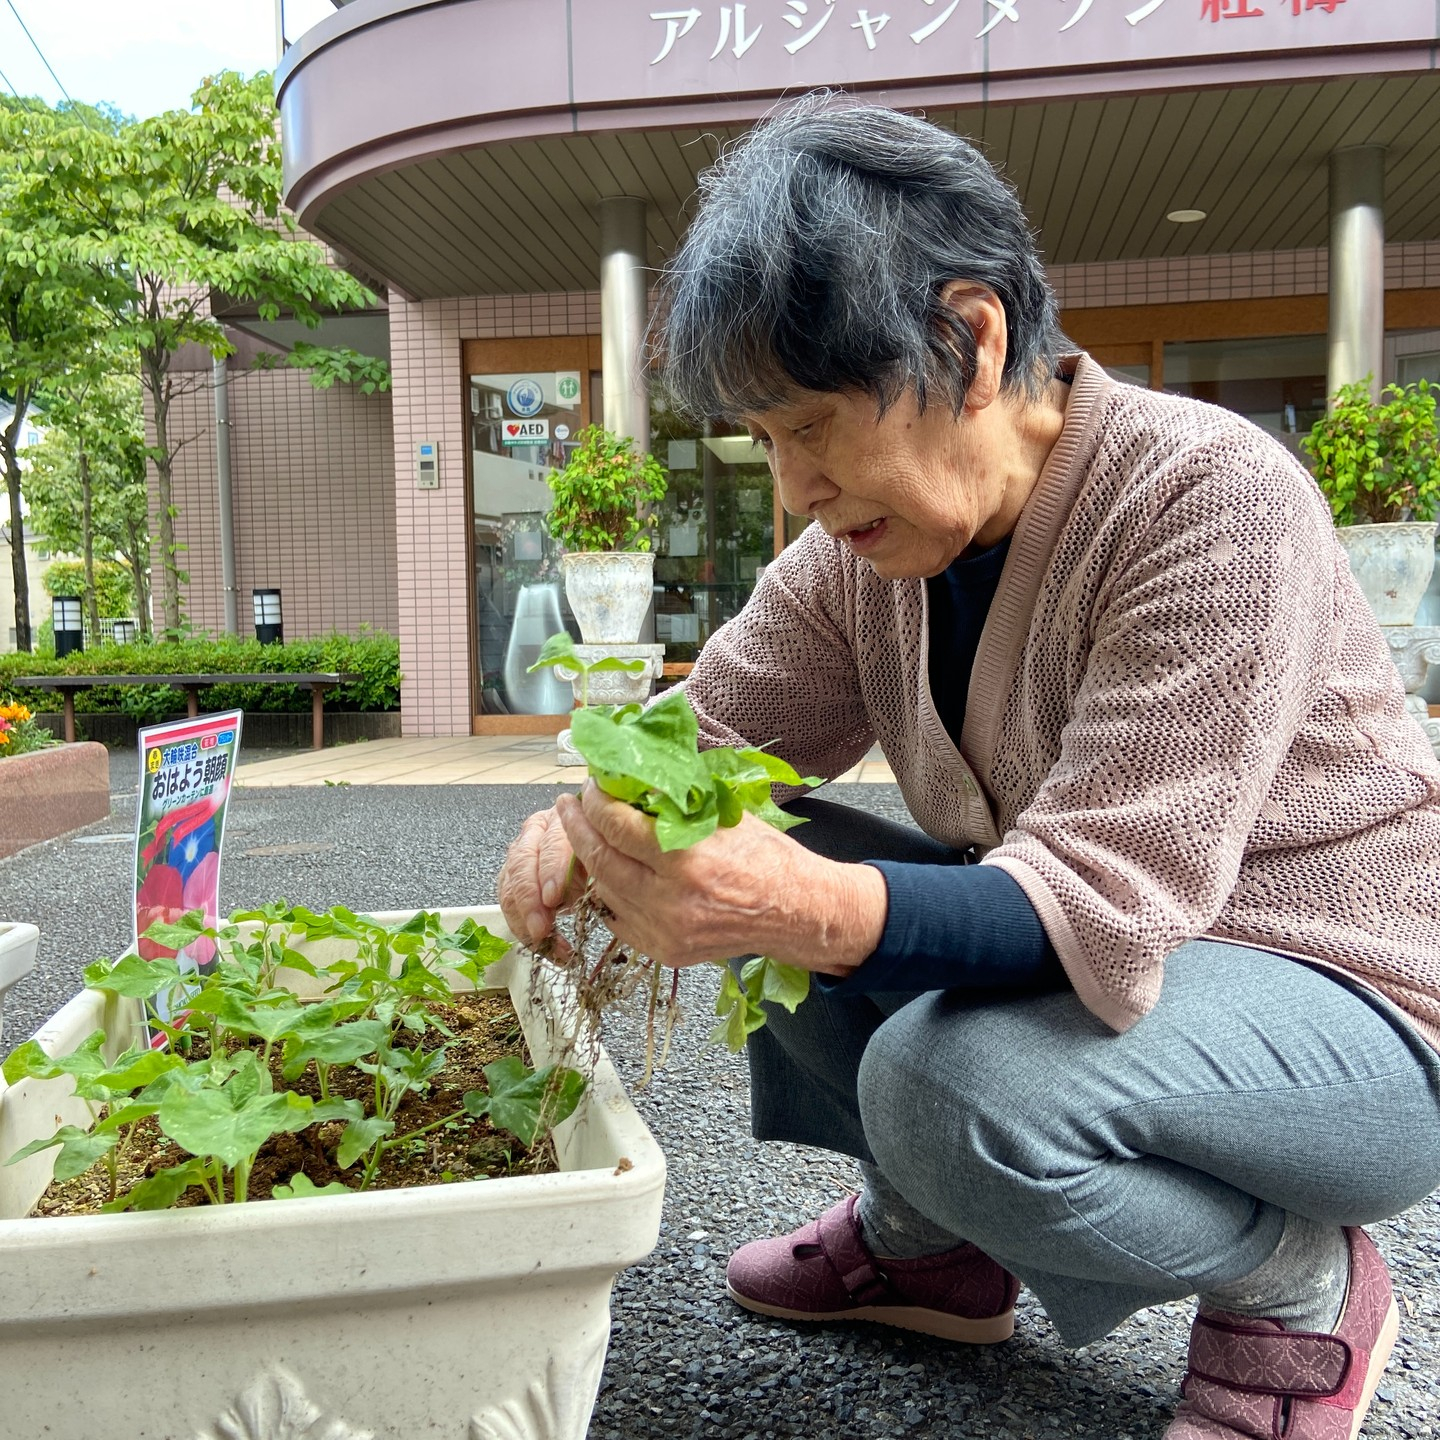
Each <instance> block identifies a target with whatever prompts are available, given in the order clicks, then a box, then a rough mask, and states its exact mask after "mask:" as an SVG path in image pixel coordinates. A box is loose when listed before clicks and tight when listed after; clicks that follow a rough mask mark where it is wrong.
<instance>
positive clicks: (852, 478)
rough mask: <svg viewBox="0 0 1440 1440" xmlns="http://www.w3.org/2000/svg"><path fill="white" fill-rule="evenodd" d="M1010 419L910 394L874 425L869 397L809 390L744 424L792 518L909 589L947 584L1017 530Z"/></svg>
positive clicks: (988, 409) (987, 410)
mask: <svg viewBox="0 0 1440 1440" xmlns="http://www.w3.org/2000/svg"><path fill="white" fill-rule="evenodd" d="M1004 409H1008V407H1004V406H995V405H990V406H987V407H986V408H984V409H982V410H978V411H976V410H971V409H970V408H968V407H967V408H966V410H965V411H964V412H963V413H962V414H961V415H959V416H956V415H953V414H952V413H951V412H950V410H949V408H948V407H947V406H946V405H945V404H943V402H942V403H941V404H938V405H937V404H931V405H929V406H927V407H926V409H925V410H924V412H923V413H922V412H921V411H920V409H919V408H918V406H917V405H916V402H915V393H914V391H913V390H907V391H906V392H905V393H904V394H903V395H902V396H901V397H900V399H899V400H897V401H896V403H895V404H894V405H892V406H891V407H890V409H889V410H887V411H886V412H885V414H884V415H883V416H880V417H879V418H877V417H876V406H875V401H874V400H873V398H871V397H870V396H868V395H865V394H854V393H850V392H845V393H839V394H832V393H822V392H817V391H804V392H801V393H800V394H798V395H797V396H796V397H795V398H794V399H793V400H791V401H789V402H787V403H786V404H784V405H779V406H776V407H775V408H774V409H771V410H765V411H761V412H759V413H757V414H754V415H747V416H745V417H744V419H745V423H746V428H747V429H748V430H749V432H750V434H751V435H752V436H753V437H754V438H755V439H756V440H757V441H758V442H759V443H760V445H761V446H762V447H763V448H764V450H765V454H766V456H767V458H768V459H769V462H770V473H771V474H772V475H773V476H774V477H775V484H776V486H777V487H778V489H779V492H780V499H781V503H782V504H783V505H784V506H785V508H786V510H788V511H789V512H790V513H791V514H792V515H803V516H804V517H805V518H807V519H809V520H814V521H815V522H816V523H817V524H819V525H821V526H822V527H823V528H824V529H825V531H826V533H827V534H829V535H832V536H834V537H835V538H836V539H838V540H841V541H843V542H844V544H846V545H848V546H849V547H850V549H851V550H853V551H854V552H855V554H856V555H858V556H860V557H861V558H862V559H864V560H867V561H868V562H869V563H870V565H871V566H873V568H874V569H875V571H876V573H877V574H878V575H879V576H880V577H881V578H882V579H886V580H901V579H915V578H923V577H927V576H931V575H938V574H940V573H941V572H942V571H943V570H944V569H945V568H946V567H947V566H948V565H949V564H950V563H951V561H953V560H954V559H956V558H957V557H958V556H959V555H960V553H961V552H962V551H963V550H965V549H966V548H967V547H968V546H970V545H971V544H972V543H975V542H977V541H978V542H979V544H980V545H981V546H982V547H983V546H988V545H993V544H995V543H996V542H997V541H999V540H1000V539H1002V538H1003V537H1004V536H1005V535H1008V534H1009V533H1010V530H1011V529H1012V528H1013V527H1014V524H1015V520H1016V518H1018V515H1019V506H1018V505H1014V504H1013V503H1012V502H1013V500H1014V498H1015V490H1014V486H1013V485H1012V483H1011V481H1012V479H1013V478H1014V477H1013V475H1012V473H1011V472H1012V465H1011V464H1010V463H1008V462H1009V459H1010V457H1009V455H1008V454H1007V447H1006V445H1005V435H1004V431H1003V417H1002V416H1001V415H1000V414H998V413H997V412H998V411H1001V410H1004ZM1026 494H1027V495H1028V489H1027V491H1026ZM1020 503H1021V504H1023V497H1022V499H1021V502H1020ZM1012 510H1013V513H1011V511H1012Z"/></svg>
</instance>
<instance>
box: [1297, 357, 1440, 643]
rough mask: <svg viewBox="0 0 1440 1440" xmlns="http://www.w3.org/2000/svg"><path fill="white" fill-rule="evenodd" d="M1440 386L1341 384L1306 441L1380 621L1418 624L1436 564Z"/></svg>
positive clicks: (1355, 568) (1344, 542)
mask: <svg viewBox="0 0 1440 1440" xmlns="http://www.w3.org/2000/svg"><path fill="white" fill-rule="evenodd" d="M1436 393H1437V392H1436V388H1435V387H1433V386H1431V385H1430V383H1429V382H1428V381H1425V380H1418V381H1416V382H1415V383H1414V384H1413V385H1387V386H1386V387H1385V388H1384V389H1383V390H1382V391H1381V392H1380V398H1379V399H1378V400H1374V399H1372V398H1371V396H1370V385H1369V381H1368V379H1367V380H1362V381H1358V382H1356V383H1355V384H1353V385H1342V386H1341V387H1340V389H1339V390H1338V391H1337V392H1336V394H1335V399H1334V402H1333V404H1332V405H1331V408H1330V411H1329V413H1328V414H1326V415H1325V416H1324V417H1323V418H1322V419H1320V420H1317V421H1316V422H1315V425H1314V427H1313V428H1312V429H1311V431H1310V434H1309V435H1308V436H1307V437H1306V438H1305V439H1304V440H1303V441H1302V442H1301V444H1302V445H1303V446H1304V448H1305V450H1306V453H1307V454H1309V456H1310V458H1311V461H1312V469H1313V471H1314V474H1315V478H1316V480H1317V481H1318V482H1319V484H1320V488H1321V490H1322V491H1324V493H1325V498H1326V499H1327V500H1329V502H1330V509H1331V511H1332V512H1333V514H1334V516H1335V525H1336V534H1337V536H1338V537H1339V540H1340V543H1341V544H1342V545H1343V546H1344V547H1345V551H1346V554H1347V555H1348V556H1349V558H1350V570H1351V573H1352V574H1353V575H1354V576H1355V579H1356V581H1357V582H1358V583H1359V585H1360V588H1361V590H1363V591H1364V592H1365V598H1366V599H1367V600H1368V601H1369V602H1370V606H1371V609H1373V610H1374V612H1375V616H1376V619H1378V620H1379V621H1380V623H1381V624H1382V625H1413V624H1414V623H1415V613H1416V611H1417V610H1418V609H1419V606H1420V601H1421V599H1422V598H1423V597H1424V595H1425V589H1426V587H1427V586H1428V585H1429V583H1430V575H1431V573H1432V571H1433V569H1434V565H1435V529H1436V525H1435V516H1436V511H1437V508H1440V432H1437V428H1436V421H1435V401H1436Z"/></svg>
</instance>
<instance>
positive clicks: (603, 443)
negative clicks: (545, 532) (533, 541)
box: [545, 425, 665, 551]
mask: <svg viewBox="0 0 1440 1440" xmlns="http://www.w3.org/2000/svg"><path fill="white" fill-rule="evenodd" d="M575 438H576V440H577V441H578V442H579V444H578V445H577V446H576V448H575V450H574V451H573V452H572V453H571V455H570V458H569V459H568V460H567V461H566V462H565V465H564V468H563V469H560V470H556V471H553V472H552V473H551V474H550V475H549V476H548V477H547V479H546V483H547V484H548V485H549V486H550V490H551V493H552V494H553V495H554V496H555V503H554V505H553V506H552V507H551V509H550V513H549V514H548V515H547V516H546V517H545V518H546V524H547V525H548V526H549V527H550V533H551V535H553V536H554V537H555V539H556V540H558V541H559V542H560V544H561V545H562V546H563V547H564V548H565V549H566V550H569V551H576V550H591V551H594V550H601V551H603V550H648V549H649V548H650V536H649V533H648V532H647V531H646V529H645V522H644V521H643V520H642V519H641V518H640V506H641V505H642V504H646V503H649V502H653V501H656V500H663V499H664V498H665V471H664V470H663V469H661V467H660V462H659V461H658V460H656V458H655V457H654V456H653V455H640V454H638V453H637V452H636V450H635V442H634V441H633V440H631V439H630V438H629V437H628V436H623V437H622V436H619V435H615V434H612V433H611V432H610V431H609V430H606V429H605V428H604V427H603V426H600V425H587V426H586V427H585V428H584V429H583V430H582V431H581V432H580V433H579V435H577V436H576V437H575Z"/></svg>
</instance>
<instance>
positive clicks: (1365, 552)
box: [1335, 521, 1435, 625]
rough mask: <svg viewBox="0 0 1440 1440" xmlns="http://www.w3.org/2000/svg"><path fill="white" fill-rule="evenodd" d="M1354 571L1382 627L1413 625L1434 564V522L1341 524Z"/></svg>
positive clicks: (1341, 537) (1338, 533) (1340, 532)
mask: <svg viewBox="0 0 1440 1440" xmlns="http://www.w3.org/2000/svg"><path fill="white" fill-rule="evenodd" d="M1335 534H1336V537H1337V538H1338V539H1339V541H1340V543H1341V545H1343V546H1344V547H1345V554H1346V556H1347V557H1348V559H1349V561H1350V573H1351V574H1352V575H1353V576H1354V577H1355V580H1356V583H1357V584H1358V585H1359V586H1360V589H1361V590H1362V591H1363V592H1364V594H1365V598H1366V600H1368V601H1369V602H1370V608H1371V609H1372V610H1373V611H1374V612H1375V618H1376V619H1377V620H1378V621H1379V622H1380V623H1381V624H1382V625H1413V624H1414V623H1415V612H1416V611H1417V610H1418V609H1419V608H1420V601H1421V600H1422V599H1423V598H1424V596H1425V590H1426V587H1427V586H1428V585H1429V584H1430V575H1431V572H1432V571H1433V570H1434V568H1435V522H1434V521H1429V522H1420V521H1403V522H1400V523H1398V524H1394V525H1342V526H1341V527H1339V528H1338V529H1337V530H1336V531H1335Z"/></svg>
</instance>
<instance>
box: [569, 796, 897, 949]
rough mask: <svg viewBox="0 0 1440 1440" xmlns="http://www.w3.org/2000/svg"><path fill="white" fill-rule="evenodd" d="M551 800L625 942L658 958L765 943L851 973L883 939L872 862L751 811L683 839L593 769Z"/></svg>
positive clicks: (882, 895)
mask: <svg viewBox="0 0 1440 1440" xmlns="http://www.w3.org/2000/svg"><path fill="white" fill-rule="evenodd" d="M555 811H556V814H558V815H559V817H560V821H561V823H562V824H563V825H564V827H565V833H566V834H567V835H568V836H569V839H570V844H571V845H572V846H573V847H574V850H575V854H576V857H577V858H578V859H579V861H580V863H581V864H582V865H583V866H584V867H585V870H586V872H587V873H588V874H589V876H590V878H591V881H592V882H593V884H594V887H595V891H596V894H597V896H598V897H599V899H600V900H601V901H603V902H604V904H605V906H606V908H607V909H608V910H609V911H610V913H611V916H612V918H611V919H610V921H609V922H608V923H609V927H610V929H611V930H612V931H613V932H614V934H615V935H616V936H617V937H618V938H619V939H620V940H622V941H623V942H624V943H625V944H627V945H629V946H631V947H632V948H633V949H635V950H638V951H640V952H641V953H642V954H645V955H649V956H650V957H651V958H652V959H653V960H657V961H659V962H660V963H661V964H662V965H672V966H677V967H679V966H686V965H698V964H701V963H703V962H705V961H712V960H728V959H730V958H731V957H732V956H735V955H749V954H757V955H768V956H769V957H770V958H771V959H772V960H778V961H780V962H782V963H783V964H787V965H798V966H801V967H802V968H803V969H806V970H815V971H819V972H820V973H821V974H826V975H847V974H849V973H850V971H852V970H854V969H855V968H856V967H857V966H858V965H860V963H861V962H862V961H864V960H865V959H866V958H867V957H868V956H869V955H870V954H871V953H872V952H873V951H874V949H875V947H876V946H877V945H878V944H879V943H880V936H881V933H882V932H883V930H884V928H885V915H886V910H887V907H888V904H889V897H888V892H887V891H886V888H885V879H884V877H883V876H882V875H881V874H880V872H879V871H878V870H876V869H875V868H874V867H873V866H870V865H843V864H840V863H838V862H837V861H834V860H827V859H825V858H824V857H823V856H819V855H814V854H812V853H811V852H810V851H808V850H806V849H805V848H804V846H802V845H800V844H798V843H797V842H796V841H794V840H791V839H790V838H789V837H788V836H787V835H785V834H784V833H783V832H782V831H779V830H776V829H775V828H774V827H773V826H770V825H767V824H765V822H764V821H763V820H759V819H757V818H756V817H755V816H753V815H746V816H744V817H743V818H742V819H741V821H740V823H739V824H738V825H735V826H732V827H729V828H726V829H721V830H717V831H716V832H715V833H714V834H713V835H711V836H709V837H708V838H706V839H705V840H702V841H701V842H700V843H699V844H698V845H692V846H690V847H689V848H688V849H685V850H671V851H663V850H661V849H660V846H659V843H658V842H657V841H656V838H655V822H654V820H653V819H652V818H651V817H650V816H648V815H645V814H643V813H642V812H641V811H639V810H636V809H635V808H634V807H633V806H630V805H627V804H625V803H624V802H623V801H620V800H615V799H612V798H611V797H610V796H608V795H606V794H605V793H604V791H602V790H601V789H600V788H599V787H598V786H597V785H596V784H595V783H594V782H593V781H591V782H589V783H588V784H587V785H586V786H585V788H584V790H583V791H582V792H581V793H580V795H579V796H574V795H561V796H560V797H559V798H558V799H557V800H556V802H555Z"/></svg>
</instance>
